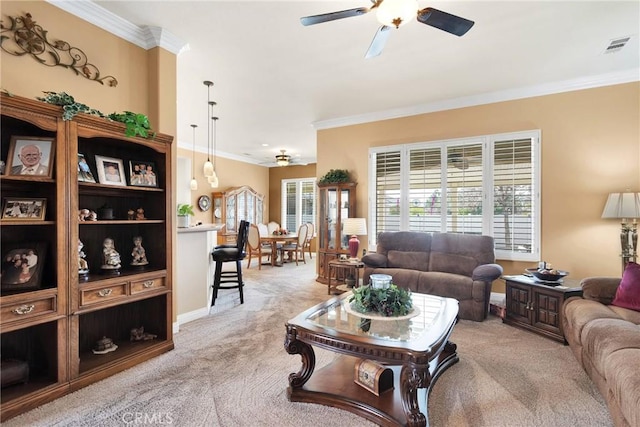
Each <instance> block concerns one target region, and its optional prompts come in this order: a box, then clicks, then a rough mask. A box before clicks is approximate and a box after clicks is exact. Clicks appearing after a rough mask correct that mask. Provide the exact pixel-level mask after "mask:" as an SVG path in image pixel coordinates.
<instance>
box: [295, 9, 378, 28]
mask: <svg viewBox="0 0 640 427" xmlns="http://www.w3.org/2000/svg"><path fill="white" fill-rule="evenodd" d="M370 10H371V9H370V8H368V7H358V8H355V9H347V10H341V11H339V12H330V13H323V14H321V15H313V16H305V17H303V18H300V22H301V23H302V25H304V26H307V25H314V24H321V23H323V22H329V21H335V20H336V19H342V18H351V17H352V16H360V15H364V14H365V13H367V12H369V11H370Z"/></svg>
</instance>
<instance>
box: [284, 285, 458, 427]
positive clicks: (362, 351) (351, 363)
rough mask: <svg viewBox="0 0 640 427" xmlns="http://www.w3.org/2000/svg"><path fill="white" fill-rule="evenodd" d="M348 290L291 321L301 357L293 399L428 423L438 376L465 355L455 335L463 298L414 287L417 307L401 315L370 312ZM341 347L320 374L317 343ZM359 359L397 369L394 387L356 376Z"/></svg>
mask: <svg viewBox="0 0 640 427" xmlns="http://www.w3.org/2000/svg"><path fill="white" fill-rule="evenodd" d="M351 296H352V293H351V292H347V293H345V294H342V295H340V296H337V297H335V298H331V299H329V300H327V301H325V302H323V303H321V304H318V305H316V306H314V307H311V308H310V309H308V310H305V311H304V312H302V313H301V314H299V315H298V316H296V317H295V318H293V319H291V320H290V321H289V322H287V324H286V325H285V326H286V330H287V332H286V338H285V343H284V346H285V349H286V350H287V352H288V353H289V354H299V355H300V356H301V358H302V367H301V369H300V371H298V372H296V373H291V374H290V375H289V387H288V388H287V397H288V398H289V400H290V401H292V402H308V403H319V404H323V405H328V406H333V407H336V408H341V409H344V410H347V411H350V412H353V413H355V414H358V415H360V416H362V417H364V418H367V419H368V420H371V421H373V422H375V423H377V424H380V425H389V426H391V425H393V426H395V425H401V426H405V425H406V426H426V425H428V417H427V398H428V395H429V391H430V389H431V387H432V386H433V384H434V382H435V380H436V379H437V378H438V376H439V375H440V374H441V373H442V372H443V371H444V370H445V369H447V368H448V367H449V366H451V365H453V364H454V363H456V362H457V361H458V355H457V353H456V345H455V344H453V343H452V342H450V341H449V337H450V335H451V332H452V331H453V327H454V326H455V323H456V319H457V315H458V301H456V300H455V299H452V298H441V297H437V296H433V295H425V294H418V293H412V300H413V306H414V308H415V310H414V312H412V313H410V314H409V315H408V316H403V317H402V318H400V319H394V318H379V317H376V316H365V315H362V314H358V313H355V312H353V310H351V309H350V307H349V306H348V304H349V299H350V298H351ZM312 346H315V347H319V348H323V349H326V350H331V351H334V352H336V353H340V354H341V356H340V357H338V358H336V359H335V360H334V361H333V362H332V363H330V364H329V365H327V366H325V367H323V368H321V369H319V370H318V371H317V372H316V373H315V374H314V368H315V353H314V351H313V347H312ZM360 359H369V360H374V361H376V362H379V363H383V364H385V365H387V366H388V367H389V368H391V369H392V370H393V374H394V375H393V376H394V387H393V390H389V391H386V392H384V393H380V395H379V396H376V395H375V394H373V393H372V392H370V391H368V390H365V389H364V388H363V387H361V386H359V385H358V384H356V383H355V382H354V367H355V365H356V363H357V362H358V361H359V360H360Z"/></svg>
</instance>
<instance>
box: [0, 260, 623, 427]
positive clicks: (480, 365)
mask: <svg viewBox="0 0 640 427" xmlns="http://www.w3.org/2000/svg"><path fill="white" fill-rule="evenodd" d="M314 260H315V259H314ZM245 275H246V284H247V286H246V290H245V304H243V305H239V304H238V301H237V298H236V297H237V291H236V290H227V291H221V298H220V299H219V302H218V303H217V309H216V312H215V313H213V314H211V315H209V316H208V317H206V318H202V319H198V320H196V321H193V322H190V323H188V324H186V325H183V326H182V328H181V331H180V332H179V333H178V334H176V336H175V344H176V349H175V350H174V351H171V352H169V353H167V354H164V355H162V356H160V357H157V358H155V359H153V360H151V361H149V362H146V363H144V364H141V365H139V366H137V367H135V368H133V369H130V370H128V371H125V372H122V373H120V374H118V375H115V376H113V377H111V378H108V379H107V380H104V381H101V382H99V383H96V384H93V385H91V386H89V387H86V388H84V389H82V390H80V391H77V392H75V393H72V394H70V395H68V396H65V397H62V398H60V399H58V400H56V401H54V402H51V403H49V404H47V405H44V406H41V407H39V408H36V409H35V410H33V411H30V412H28V413H25V414H23V415H21V416H19V417H16V418H14V419H12V420H10V421H8V422H6V423H3V426H7V427H13V426H21V427H22V426H48V427H49V426H131V425H164V426H166V425H174V426H207V427H209V426H222V427H235V426H278V427H280V426H283V427H288V426H291V427H297V426H336V427H337V426H369V425H372V424H371V423H368V422H367V421H365V420H364V419H362V418H360V417H357V416H355V415H352V414H350V413H348V412H345V411H342V410H338V409H335V408H330V407H325V406H321V405H313V404H303V403H291V402H289V401H288V400H287V398H286V387H287V376H288V374H289V373H291V372H297V371H298V370H299V368H300V366H301V365H300V357H299V356H298V355H289V354H288V353H287V352H286V351H285V350H284V347H283V342H284V332H285V329H284V324H285V322H286V321H287V320H288V319H290V318H292V317H293V316H294V315H295V314H297V313H298V312H300V311H302V310H303V309H305V308H308V307H310V306H311V305H313V304H315V303H317V302H320V301H322V300H323V299H325V298H327V290H326V286H325V285H321V284H319V283H317V282H315V281H314V277H315V266H314V264H312V263H308V264H307V265H306V266H302V265H301V266H300V267H296V266H295V264H287V265H285V266H284V267H283V268H271V267H264V268H263V269H262V271H260V272H258V270H257V268H255V267H254V268H252V269H250V270H246V269H245ZM452 340H453V341H454V342H455V343H456V344H458V353H459V356H460V362H459V363H457V364H456V365H454V366H453V367H451V368H450V369H449V370H447V371H446V372H445V373H444V374H443V375H442V376H441V377H440V379H439V380H438V382H437V384H436V385H435V387H434V390H433V392H432V394H431V397H430V400H429V420H430V423H431V426H435V427H440V426H454V427H457V426H465V427H467V426H468V427H482V426H487V427H498V426H509V427H520V426H522V427H526V426H536V427H538V426H549V427H562V426H572V427H573V426H611V425H612V423H611V420H610V418H609V415H608V412H607V409H606V406H605V404H604V403H603V399H602V398H601V397H600V395H599V394H598V392H597V390H596V388H595V386H594V385H593V384H592V383H591V382H590V380H589V379H588V377H587V376H586V374H585V373H584V372H583V371H582V369H581V368H580V367H579V366H578V364H577V362H576V361H575V359H574V357H573V356H572V354H571V352H570V350H569V348H568V347H564V346H562V345H561V344H558V343H555V342H553V341H551V340H548V339H546V338H542V337H539V336H537V335H534V334H532V333H529V332H525V331H521V330H518V329H516V328H513V327H510V326H505V325H503V324H502V323H501V321H500V320H499V319H497V318H495V317H492V318H490V320H488V321H485V322H482V323H476V322H470V321H461V322H460V323H459V324H458V325H457V326H456V328H455V330H454V333H453V337H452ZM316 356H317V365H316V367H319V366H322V365H324V364H326V363H328V362H329V361H330V360H331V359H332V358H333V357H334V354H333V353H330V352H327V351H324V350H316Z"/></svg>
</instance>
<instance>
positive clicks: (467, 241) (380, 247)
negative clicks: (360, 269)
mask: <svg viewBox="0 0 640 427" xmlns="http://www.w3.org/2000/svg"><path fill="white" fill-rule="evenodd" d="M362 262H363V263H364V264H365V267H364V273H363V283H365V284H366V283H369V276H370V275H371V274H388V275H390V276H391V277H392V278H393V283H394V284H396V285H397V286H399V287H403V288H407V289H410V290H411V291H413V292H419V293H425V294H432V295H439V296H443V297H449V298H455V299H457V300H458V301H459V304H460V311H459V317H460V318H461V319H468V320H475V321H478V322H481V321H482V320H484V319H486V317H487V314H488V313H489V299H490V296H491V283H492V282H493V281H494V280H495V279H497V278H498V277H500V275H501V274H502V267H501V266H500V265H498V264H495V252H494V242H493V237H491V236H478V235H467V234H457V233H421V232H413V231H395V232H383V233H380V234H379V235H378V242H377V248H376V252H371V253H368V254H367V255H365V256H364V257H362Z"/></svg>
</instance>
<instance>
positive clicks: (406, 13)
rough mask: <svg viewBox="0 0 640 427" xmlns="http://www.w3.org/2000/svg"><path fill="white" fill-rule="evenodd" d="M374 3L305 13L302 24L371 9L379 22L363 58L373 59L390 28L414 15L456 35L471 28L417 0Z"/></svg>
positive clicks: (327, 20) (379, 1)
mask: <svg viewBox="0 0 640 427" xmlns="http://www.w3.org/2000/svg"><path fill="white" fill-rule="evenodd" d="M371 2H372V3H373V5H372V6H371V7H369V8H367V7H358V8H355V9H347V10H341V11H339V12H330V13H323V14H320V15H312V16H305V17H303V18H300V22H301V23H302V25H305V26H307V25H315V24H321V23H323V22H329V21H335V20H337V19H343V18H350V17H353V16H360V15H364V14H366V13H368V12H371V11H372V10H374V9H377V11H376V18H377V20H378V21H379V22H380V23H381V24H382V27H380V28H379V29H378V30H377V31H376V34H375V35H374V37H373V41H372V42H371V45H370V46H369V49H368V50H367V53H366V54H365V58H373V57H375V56H378V55H380V54H381V53H382V50H383V49H384V45H385V43H386V42H387V39H388V38H389V29H390V28H392V27H395V28H400V26H402V25H404V24H406V23H407V22H409V21H410V20H411V19H413V18H414V17H415V18H416V19H417V20H418V22H420V23H422V24H425V25H429V26H431V27H434V28H437V29H439V30H442V31H445V32H447V33H449V34H453V35H456V36H458V37H460V36H463V35H464V34H466V33H467V31H469V30H470V29H471V27H473V24H474V22H473V21H470V20H468V19H465V18H461V17H459V16H456V15H452V14H450V13H447V12H443V11H441V10H438V9H434V8H431V7H426V8H424V9H422V10H418V2H417V0H371Z"/></svg>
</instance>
